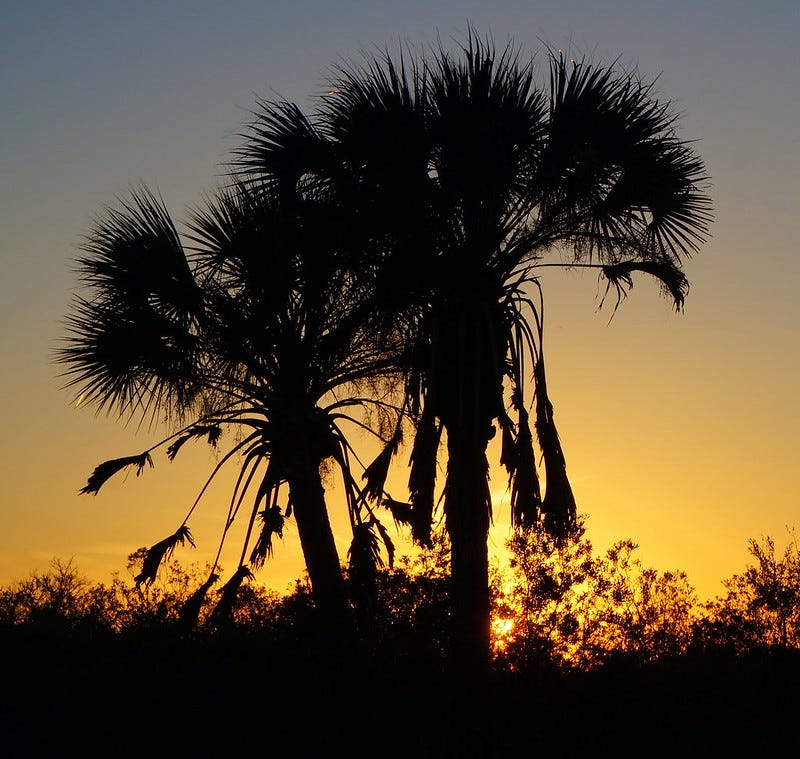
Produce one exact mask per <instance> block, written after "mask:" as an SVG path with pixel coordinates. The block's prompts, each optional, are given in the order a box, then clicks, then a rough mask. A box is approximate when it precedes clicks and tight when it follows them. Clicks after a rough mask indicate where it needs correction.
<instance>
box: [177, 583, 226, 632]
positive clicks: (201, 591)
mask: <svg viewBox="0 0 800 759" xmlns="http://www.w3.org/2000/svg"><path fill="white" fill-rule="evenodd" d="M217 580H219V575H218V574H215V573H213V572H212V573H211V574H210V575H209V576H208V579H207V580H206V581H205V582H204V583H203V584H202V585H201V586H200V587H199V588H197V590H195V591H194V593H192V595H191V596H189V598H188V599H187V600H186V602H185V603H184V604H183V606H181V608H180V609H179V611H178V619H179V620H180V622H181V625H183V627H184V628H185V629H187V630H192V629H194V627H196V626H197V621H198V620H199V619H200V612H201V610H202V608H203V603H204V602H205V600H206V596H207V595H208V591H209V590H211V586H212V585H214V583H215V582H216V581H217Z"/></svg>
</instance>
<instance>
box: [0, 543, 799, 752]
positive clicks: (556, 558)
mask: <svg viewBox="0 0 800 759" xmlns="http://www.w3.org/2000/svg"><path fill="white" fill-rule="evenodd" d="M511 547H512V550H513V554H512V555H513V559H512V566H511V568H510V571H508V572H505V573H503V575H502V576H501V575H499V574H498V575H497V576H496V578H495V582H494V594H493V598H494V601H493V603H494V630H495V634H494V654H495V656H494V666H493V670H492V675H491V680H490V684H489V693H488V699H487V701H486V707H485V709H486V712H485V714H484V715H483V724H484V725H485V734H486V736H487V747H488V748H487V750H486V755H489V756H508V755H522V756H533V755H539V756H555V755H559V756H583V755H586V756H636V757H639V756H641V757H646V756H773V755H778V754H781V755H787V756H790V755H793V753H792V752H793V751H796V750H797V749H798V748H800V732H798V728H797V721H796V715H797V709H798V706H800V697H798V688H800V685H798V683H800V555H799V554H798V549H797V545H796V543H791V544H790V545H789V547H788V548H787V549H786V550H785V551H784V552H783V553H780V552H776V549H775V546H774V543H773V542H772V541H771V540H769V539H766V540H763V541H760V542H757V541H754V542H752V543H751V546H750V550H751V556H752V562H751V565H750V566H748V567H747V568H746V570H745V571H744V572H743V573H742V574H739V575H735V576H733V577H732V578H730V579H729V580H728V581H726V583H725V587H726V594H725V595H724V596H723V597H719V598H717V599H715V600H714V601H712V602H710V603H700V602H698V600H697V597H696V595H695V592H694V590H693V589H692V587H691V586H690V584H689V583H688V581H687V578H686V576H685V575H684V574H683V573H681V572H664V573H662V572H657V571H656V570H652V569H648V568H645V567H643V566H642V564H641V563H640V562H639V560H638V559H637V558H636V555H635V545H634V544H633V543H631V542H630V541H621V542H619V543H618V544H616V545H615V546H613V547H612V548H611V549H610V550H609V551H608V552H606V553H605V554H603V555H595V552H594V551H593V549H592V546H591V544H590V543H589V542H588V540H586V539H585V538H583V537H576V538H575V539H574V540H572V541H571V542H569V543H568V544H567V545H564V546H557V545H556V544H555V543H553V542H552V540H551V539H549V538H547V537H546V536H545V535H544V534H543V533H533V534H532V535H531V536H529V537H528V538H527V540H525V541H523V540H515V541H512V546H511ZM446 556H447V551H446V547H445V546H443V545H441V544H437V550H435V551H433V552H432V553H428V554H426V555H424V556H422V557H420V558H416V559H407V558H406V559H403V560H401V561H400V562H399V563H398V565H397V566H395V567H394V568H393V569H391V570H385V571H383V572H381V573H380V574H379V575H378V577H377V596H375V597H374V599H373V600H374V603H373V604H372V605H369V606H366V607H365V606H364V604H363V603H362V604H361V612H360V616H359V621H360V630H361V636H360V640H361V650H360V652H359V653H360V656H359V657H358V659H357V662H359V663H356V664H354V663H353V662H352V661H351V662H349V663H347V664H345V663H344V661H345V660H344V659H341V658H337V657H335V656H333V655H332V654H331V651H330V647H329V645H328V641H327V639H326V631H325V630H324V629H320V626H319V625H318V624H317V623H316V621H317V618H316V617H315V616H314V615H313V603H312V600H311V594H310V591H309V588H308V586H307V584H306V583H304V582H298V583H297V585H296V587H295V588H294V589H293V590H292V591H291V592H289V593H286V594H277V593H275V592H272V591H268V590H266V589H264V588H263V587H260V586H258V585H256V584H255V583H251V584H246V585H244V586H243V587H242V588H241V589H240V593H239V597H238V600H237V603H236V605H235V606H234V608H233V609H232V610H231V613H230V615H229V616H226V617H222V616H220V615H219V614H215V612H214V609H215V606H214V603H215V600H219V595H220V594H217V597H216V599H215V597H214V596H215V594H214V593H213V592H212V593H209V594H208V598H207V601H206V606H205V607H204V609H203V613H202V616H201V620H202V622H203V624H202V625H201V626H200V627H199V628H195V629H194V630H188V629H186V628H185V627H183V626H182V624H181V616H180V610H181V608H182V606H183V604H184V603H185V602H186V600H187V599H188V597H189V596H190V595H191V592H192V589H193V588H194V587H196V578H195V576H194V575H196V574H198V573H199V572H201V571H202V568H199V567H198V568H191V569H190V570H188V571H187V570H185V569H183V568H181V567H180V566H179V565H178V564H177V563H172V564H171V565H169V566H168V567H167V569H166V571H165V572H164V574H163V576H162V577H161V578H160V579H159V581H157V582H156V583H154V584H152V585H151V586H140V587H138V588H137V587H135V586H134V585H133V584H132V583H131V582H130V581H127V580H125V579H122V578H120V577H115V578H114V579H113V580H112V581H111V583H109V584H98V583H92V582H90V581H88V580H86V579H85V578H83V577H82V576H81V575H80V573H79V572H78V570H77V569H76V568H75V567H74V566H73V565H72V564H70V563H62V562H54V564H53V566H52V568H51V569H50V570H49V571H48V572H46V573H43V574H34V575H31V576H30V577H28V578H27V579H24V580H21V581H18V582H16V583H14V584H12V585H10V586H8V587H5V588H3V589H2V590H0V652H1V653H0V655H1V656H2V667H3V673H4V687H3V689H2V696H0V735H1V736H2V744H1V748H0V754H1V755H3V756H55V755H58V754H66V755H82V756H92V755H96V756H100V755H102V756H134V755H136V756H142V755H146V756H211V755H214V754H219V755H222V756H228V755H236V754H240V753H244V752H246V753H247V754H248V755H264V756H269V755H272V754H276V753H281V754H282V753H285V752H291V754H292V755H294V756H367V755H370V756H378V757H383V756H423V757H424V756H459V755H464V756H470V755H476V754H475V753H471V751H470V749H471V748H472V747H470V746H467V747H465V746H463V744H462V743H461V742H460V741H459V736H460V734H461V731H462V727H463V726H461V725H460V724H459V723H458V722H456V721H455V720H454V719H452V715H451V709H450V707H449V702H450V699H449V698H448V682H449V679H448V640H449V635H448V624H449V620H448V613H447V611H446V610H447V608H448V606H447V603H446V597H447V582H448V580H447V577H448V567H447V562H446ZM137 561H141V552H140V553H139V554H134V555H132V557H131V566H130V567H129V569H130V570H132V571H133V572H135V571H136V568H137Z"/></svg>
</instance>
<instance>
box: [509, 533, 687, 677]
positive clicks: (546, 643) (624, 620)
mask: <svg viewBox="0 0 800 759" xmlns="http://www.w3.org/2000/svg"><path fill="white" fill-rule="evenodd" d="M508 547H509V549H510V551H511V558H510V573H509V575H507V576H505V575H501V576H499V577H498V578H497V579H496V581H495V611H494V614H495V619H496V620H497V621H499V622H500V626H499V628H498V632H499V633H500V634H498V635H497V637H496V640H495V647H496V651H497V655H498V656H499V657H500V658H501V660H502V661H504V662H506V663H507V664H508V665H509V666H511V667H512V668H514V669H523V670H524V669H530V668H531V667H532V666H534V665H535V664H536V663H537V662H542V661H548V660H549V661H552V662H554V663H555V664H557V665H558V666H566V667H575V668H581V669H594V668H597V667H599V666H601V665H603V664H605V663H606V662H608V661H609V660H611V659H615V658H616V659H619V658H629V659H634V660H636V661H637V662H640V663H644V662H650V661H655V660H657V659H660V658H663V657H666V656H677V655H678V654H681V653H683V652H685V651H686V650H687V649H688V647H689V645H690V644H691V642H692V633H693V624H694V623H695V621H696V619H697V618H698V611H699V609H698V604H697V595H696V593H695V591H694V588H693V587H692V586H691V585H690V584H689V582H688V580H687V578H686V575H685V574H684V573H683V572H680V571H675V572H658V571H657V570H655V569H652V568H649V567H645V566H643V565H642V563H641V561H640V560H639V559H638V558H637V557H636V556H635V555H634V552H635V551H636V548H637V546H636V544H635V543H633V542H632V541H630V540H620V541H617V542H616V543H614V545H613V546H612V547H611V548H609V549H608V551H606V552H605V554H603V555H601V556H596V555H595V554H594V549H593V547H592V543H591V541H589V539H588V538H586V536H585V527H584V520H583V518H579V519H578V522H577V528H576V531H575V533H574V534H573V535H571V536H570V537H569V538H567V539H566V540H556V539H554V538H553V537H552V536H550V535H548V534H547V532H546V531H545V530H544V529H543V527H541V526H537V527H533V528H531V529H530V530H528V531H527V532H526V533H525V534H520V535H516V536H515V537H513V538H512V539H511V540H510V541H509V543H508ZM506 620H507V622H508V629H507V630H505V634H502V633H503V631H504V628H503V626H502V623H503V621H506Z"/></svg>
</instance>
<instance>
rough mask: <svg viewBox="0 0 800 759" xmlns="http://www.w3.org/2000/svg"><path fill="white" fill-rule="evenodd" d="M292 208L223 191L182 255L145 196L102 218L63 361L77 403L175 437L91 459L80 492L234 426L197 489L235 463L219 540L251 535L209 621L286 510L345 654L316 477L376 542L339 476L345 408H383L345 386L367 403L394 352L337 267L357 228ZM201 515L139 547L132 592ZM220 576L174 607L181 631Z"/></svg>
mask: <svg viewBox="0 0 800 759" xmlns="http://www.w3.org/2000/svg"><path fill="white" fill-rule="evenodd" d="M288 206H289V204H286V203H282V202H280V201H279V200H277V199H276V198H275V196H274V193H272V192H271V191H270V189H269V188H268V187H254V186H250V187H244V186H241V185H237V184H236V183H233V184H232V185H231V186H230V187H228V188H227V189H224V190H222V191H220V192H219V193H218V194H217V195H216V197H214V198H212V199H211V200H209V201H208V203H207V205H206V207H205V208H203V209H201V210H199V211H196V212H194V213H193V214H192V216H191V218H190V221H189V223H188V234H187V242H186V243H184V241H183V239H182V237H181V235H179V233H178V231H177V229H176V226H175V224H174V223H173V221H172V219H171V218H170V216H169V214H168V212H167V210H166V208H165V207H164V204H163V202H162V201H161V200H160V199H159V198H157V197H156V196H154V195H153V194H152V193H150V192H149V191H147V190H142V191H140V192H136V193H134V195H133V197H132V199H131V200H130V201H128V202H125V203H123V204H122V207H121V208H117V209H107V210H106V212H105V215H104V216H103V217H101V218H100V219H99V220H98V221H97V222H96V223H95V225H94V228H93V229H92V230H91V232H90V234H89V235H88V238H87V240H86V242H85V244H84V246H83V256H82V257H81V258H80V260H79V262H78V265H79V271H80V275H81V279H82V281H83V284H84V285H85V286H86V287H87V288H88V292H89V295H88V297H79V298H78V299H77V300H76V303H75V307H74V309H73V311H72V313H71V315H70V317H69V329H70V331H69V335H68V337H67V340H66V344H65V346H64V347H63V348H62V349H61V350H60V352H59V359H60V361H62V362H63V363H64V364H66V366H67V369H66V374H67V376H68V377H69V384H70V385H72V386H74V387H76V388H77V389H78V391H79V393H80V396H81V397H82V398H83V401H84V402H88V403H91V404H94V405H95V406H96V407H97V408H99V409H103V410H115V411H117V412H118V413H119V414H120V415H121V416H124V417H133V416H143V417H147V416H151V417H156V416H163V417H166V418H167V419H168V421H169V422H170V423H171V425H172V428H173V430H175V431H174V432H173V434H171V435H170V436H169V437H167V438H166V439H165V440H163V441H161V442H159V443H158V444H156V445H155V446H153V447H151V448H150V449H148V450H147V451H145V452H144V453H142V454H139V455H137V456H131V457H125V458H121V459H114V460H112V461H109V462H105V463H103V464H101V465H100V466H99V467H97V469H96V470H95V471H94V473H93V474H92V476H91V477H90V478H89V482H88V483H87V485H86V487H85V488H84V489H83V492H88V493H97V491H98V490H99V488H100V487H101V486H102V484H103V483H104V482H105V481H106V480H107V479H108V478H109V477H110V476H111V475H113V474H114V473H115V472H117V471H120V470H121V469H123V468H124V467H126V466H131V465H135V466H137V467H138V471H141V470H142V468H143V467H144V466H145V464H148V463H149V464H150V465H151V466H152V463H153V462H152V458H151V455H150V454H151V452H152V451H153V450H155V449H156V448H158V447H159V446H161V445H164V444H166V443H170V444H169V447H168V448H167V454H168V456H169V458H170V459H172V458H174V456H175V455H176V454H177V453H178V451H179V449H180V448H181V447H182V446H183V445H184V444H185V443H186V442H187V441H188V440H189V439H191V438H193V437H195V438H196V437H207V438H208V440H209V442H211V443H212V444H214V445H216V443H217V441H218V439H219V437H220V435H221V434H222V432H223V430H232V431H234V432H235V442H234V444H233V445H232V447H231V448H230V450H228V452H227V453H226V454H225V455H224V456H223V457H222V458H221V460H220V462H219V464H218V465H217V466H216V467H215V469H214V471H213V472H212V474H211V477H210V478H209V480H208V482H206V485H205V486H204V487H203V489H202V490H201V493H200V496H202V494H203V492H204V491H205V489H206V487H207V486H208V484H209V483H210V481H211V480H212V479H213V478H214V476H215V475H216V474H217V472H219V471H220V469H221V468H222V467H223V466H224V465H225V464H226V463H227V462H229V461H234V462H236V461H238V462H239V466H240V472H239V476H238V480H237V482H236V485H235V488H234V492H233V494H232V497H231V501H230V507H229V510H228V514H227V516H226V518H225V524H224V527H223V531H222V532H223V541H224V539H225V536H226V535H227V533H228V531H229V529H230V528H231V526H232V524H233V523H234V520H235V519H236V517H237V515H238V514H239V512H240V511H245V512H247V518H246V525H247V526H246V536H245V539H244V545H243V548H242V554H241V559H240V561H239V568H238V569H237V571H236V572H235V573H234V575H233V576H232V577H231V579H230V580H229V582H228V583H227V584H226V586H225V587H224V588H223V590H222V592H221V594H220V603H219V605H218V608H217V610H215V613H214V615H213V619H214V620H215V621H217V622H219V621H220V620H224V618H225V617H226V616H227V615H229V614H230V611H231V608H232V605H233V602H234V600H235V597H236V591H237V590H238V587H239V586H240V585H241V583H242V582H244V581H245V580H246V579H248V577H250V576H251V573H250V567H251V566H252V567H258V566H260V565H261V564H262V563H263V562H264V560H265V558H266V557H267V556H268V555H269V554H270V553H271V551H272V539H273V536H274V535H281V534H282V529H283V523H284V519H285V518H287V517H289V516H291V515H292V514H293V515H294V519H295V521H296V523H297V529H298V534H299V537H300V541H301V545H302V549H303V553H304V556H305V559H306V565H307V569H308V574H309V579H310V581H311V585H312V590H313V596H314V600H315V603H316V606H317V608H318V609H319V612H320V613H321V615H322V617H323V619H324V622H325V624H326V627H327V629H328V631H329V633H330V634H331V635H332V636H333V637H334V638H336V637H337V635H336V631H338V632H339V635H338V639H339V640H340V641H344V642H347V640H348V638H350V636H351V634H352V630H351V629H350V628H351V622H350V609H349V604H348V599H347V594H346V589H345V584H344V582H343V577H342V571H341V565H340V561H339V556H338V553H337V549H336V544H335V542H334V537H333V532H332V530H331V526H330V522H329V519H328V513H327V509H326V504H325V497H324V485H323V480H322V476H321V473H320V467H321V466H322V465H323V463H324V462H325V461H326V460H333V461H335V462H336V463H338V464H339V465H341V468H342V470H343V472H344V477H345V492H346V494H347V503H348V506H349V513H350V517H351V523H352V525H353V531H354V541H356V538H357V539H358V541H360V542H361V543H363V542H364V538H363V536H364V534H365V533H369V534H370V535H372V536H373V537H375V536H374V530H375V528H377V533H378V535H381V536H383V537H384V538H385V540H386V541H387V547H389V546H390V543H389V542H388V535H386V533H385V531H384V530H383V528H382V526H381V525H380V524H379V523H378V522H377V519H376V518H375V517H374V516H372V515H371V508H370V506H369V504H368V503H367V502H366V500H365V499H364V497H363V496H362V494H361V493H360V491H359V489H358V487H357V486H356V484H355V479H354V477H353V475H352V473H351V472H350V462H351V455H352V451H351V449H350V446H349V444H348V442H347V440H346V438H345V436H344V433H343V431H342V424H343V422H345V423H346V422H347V421H348V420H349V421H352V422H355V423H356V424H362V426H363V423H362V422H361V421H360V419H359V418H358V415H357V409H358V408H359V407H361V406H363V404H364V403H367V402H371V403H372V404H373V405H377V407H378V409H379V410H385V411H386V413H387V414H390V413H391V406H390V405H389V404H384V403H381V401H380V400H372V401H370V400H369V399H367V398H363V397H361V396H360V395H359V394H358V388H359V387H362V386H365V385H366V384H367V383H372V385H371V386H370V390H371V391H372V389H373V387H372V386H373V385H374V383H375V382H377V381H378V380H379V378H381V377H385V376H386V374H387V370H388V369H390V368H391V360H392V356H391V351H390V350H389V342H388V341H387V339H386V337H384V338H382V339H380V340H379V339H377V335H378V332H377V330H376V324H375V322H374V320H371V319H370V316H369V314H370V313H374V312H375V310H374V309H373V308H371V307H370V306H369V304H370V302H371V296H370V292H369V287H368V285H367V280H366V278H365V277H363V276H362V277H357V276H355V274H354V272H353V271H352V270H351V269H350V268H348V265H347V250H348V247H349V245H350V237H351V233H350V231H349V230H350V229H352V225H351V224H349V223H348V222H347V221H346V220H345V219H344V217H343V215H342V213H341V212H340V211H339V210H338V209H336V210H335V213H334V212H332V209H331V208H330V207H328V206H326V204H325V202H324V201H323V200H321V199H315V198H313V197H312V196H311V195H310V194H309V193H305V194H300V193H297V194H295V196H294V198H293V203H292V204H291V208H289V207H288ZM354 413H355V414H356V415H355V416H354ZM284 488H285V489H287V490H288V495H286V494H284ZM248 494H250V496H251V500H250V501H248V505H247V506H246V507H245V509H244V510H243V509H242V505H243V503H244V502H245V498H246V497H247V496H248ZM200 496H199V497H198V501H199V499H200ZM196 506H197V501H196V502H195V504H194V505H193V506H192V508H191V509H190V510H189V513H188V514H187V515H186V518H185V519H184V521H183V523H182V524H181V525H180V527H179V528H178V530H176V531H175V533H173V534H172V535H170V536H169V537H168V538H166V539H165V540H162V541H160V542H158V543H156V544H155V545H153V546H152V547H151V548H150V549H149V550H148V552H147V554H146V555H145V557H144V562H143V567H142V572H141V573H140V574H139V576H138V577H137V578H136V581H137V583H141V582H151V581H152V580H153V579H154V578H155V576H156V572H157V570H158V567H159V564H160V563H161V562H162V561H163V559H164V558H165V557H168V556H169V555H170V554H171V552H172V551H173V550H174V548H175V547H176V545H178V544H179V543H183V542H184V541H186V540H188V541H190V542H191V540H192V536H191V533H190V532H189V528H188V526H187V522H188V519H189V517H190V516H191V514H192V512H193V511H194V509H195V507H196ZM259 517H260V530H258V531H257V532H258V534H257V535H256V536H255V538H254V527H255V526H256V520H257V518H259ZM375 540H377V538H375ZM358 541H356V542H358ZM373 543H374V541H373ZM221 549H222V541H221V543H220V551H221ZM248 551H249V558H248ZM356 554H357V556H356V558H354V562H355V563H356V564H358V562H359V561H360V562H361V563H362V564H363V563H364V561H367V562H369V561H370V560H372V561H376V560H378V555H377V548H376V550H375V551H373V552H372V553H371V554H368V555H366V556H365V555H364V552H361V553H358V552H357V551H356ZM218 560H219V552H218V554H217V561H218ZM216 566H217V562H216V561H215V563H214V567H212V570H211V576H210V577H209V581H208V582H206V583H204V585H203V586H202V588H200V589H199V590H198V593H197V594H195V597H193V599H192V601H191V603H190V605H189V606H190V607H191V608H189V607H187V609H186V610H184V611H185V613H186V615H187V616H188V618H189V621H191V620H192V618H193V619H196V618H197V613H198V612H199V610H200V606H201V603H202V600H203V595H204V594H205V593H206V592H208V590H209V589H210V587H211V585H212V584H213V582H214V580H215V579H216V574H215V570H216ZM356 569H357V567H356Z"/></svg>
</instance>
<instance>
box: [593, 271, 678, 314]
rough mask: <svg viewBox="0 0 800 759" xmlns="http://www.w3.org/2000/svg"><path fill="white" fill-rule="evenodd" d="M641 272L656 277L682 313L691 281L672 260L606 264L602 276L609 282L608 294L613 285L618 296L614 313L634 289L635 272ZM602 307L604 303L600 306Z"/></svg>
mask: <svg viewBox="0 0 800 759" xmlns="http://www.w3.org/2000/svg"><path fill="white" fill-rule="evenodd" d="M635 271H641V272H644V273H645V274H650V275H651V276H653V277H655V278H656V279H657V280H658V281H659V282H660V283H661V286H662V287H663V288H664V290H665V291H666V292H667V293H668V294H669V295H670V296H671V297H672V300H673V302H674V304H675V309H676V310H678V311H681V310H682V309H683V303H684V300H685V299H686V294H687V292H688V291H689V281H688V280H687V279H686V275H685V274H684V273H683V272H682V271H681V270H680V269H679V268H678V267H677V266H675V264H674V263H672V261H670V260H663V261H621V262H619V263H616V264H605V265H604V266H603V267H602V276H603V277H605V278H606V279H607V280H608V285H607V287H606V293H608V289H609V288H610V287H611V286H612V285H613V287H614V288H615V290H616V294H617V302H616V304H615V305H614V311H616V310H617V308H618V306H619V304H620V301H621V300H622V299H623V298H624V297H626V296H627V291H628V290H630V289H631V288H632V287H633V277H632V276H631V275H632V274H633V272H635ZM600 305H601V306H602V302H601V304H600Z"/></svg>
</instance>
